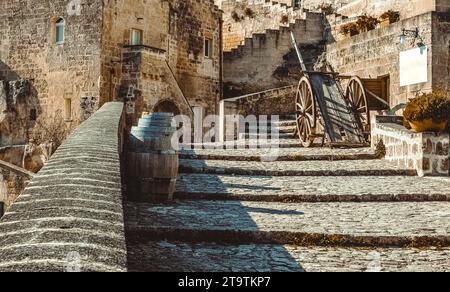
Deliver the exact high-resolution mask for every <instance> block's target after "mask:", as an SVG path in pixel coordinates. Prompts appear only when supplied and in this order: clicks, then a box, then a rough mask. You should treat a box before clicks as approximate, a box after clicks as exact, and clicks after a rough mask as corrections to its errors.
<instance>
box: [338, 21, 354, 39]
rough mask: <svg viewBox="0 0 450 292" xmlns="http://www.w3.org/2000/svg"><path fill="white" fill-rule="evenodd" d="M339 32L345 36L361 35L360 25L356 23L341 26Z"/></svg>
mask: <svg viewBox="0 0 450 292" xmlns="http://www.w3.org/2000/svg"><path fill="white" fill-rule="evenodd" d="M339 32H340V33H341V34H343V35H350V36H353V35H357V34H359V28H358V25H357V24H356V23H355V22H351V23H347V24H344V25H342V26H341V28H340V30H339Z"/></svg>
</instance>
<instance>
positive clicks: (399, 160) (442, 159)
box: [372, 117, 450, 176]
mask: <svg viewBox="0 0 450 292" xmlns="http://www.w3.org/2000/svg"><path fill="white" fill-rule="evenodd" d="M380 140H381V141H383V143H384V145H385V147H386V160H388V161H391V162H394V163H396V164H397V165H398V166H400V167H403V168H408V169H413V170H416V171H417V173H418V174H419V176H449V173H450V169H449V163H448V160H449V144H450V136H449V134H448V133H431V132H426V133H416V132H414V131H411V130H408V129H406V128H405V127H403V126H401V125H398V124H395V123H390V122H387V123H386V122H385V120H384V119H382V118H379V117H377V118H376V119H375V121H374V124H373V125H372V147H373V148H375V147H376V143H377V142H378V141H380Z"/></svg>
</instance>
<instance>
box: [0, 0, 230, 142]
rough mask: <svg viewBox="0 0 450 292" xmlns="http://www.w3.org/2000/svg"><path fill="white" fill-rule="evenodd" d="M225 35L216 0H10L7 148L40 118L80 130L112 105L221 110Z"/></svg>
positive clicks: (2, 19) (5, 17)
mask: <svg viewBox="0 0 450 292" xmlns="http://www.w3.org/2000/svg"><path fill="white" fill-rule="evenodd" d="M221 33H222V30H221V12H220V10H219V9H218V7H216V6H215V5H214V1H213V0H200V1H199V0H173V1H163V0H147V1H143V0H133V1H128V0H127V1H125V0H116V1H112V0H107V1H100V0H58V1H37V0H33V1H13V0H4V1H1V3H0V81H1V82H0V110H1V112H0V129H1V134H0V135H1V139H0V141H2V142H1V143H0V146H6V145H16V144H22V143H25V142H27V139H29V137H28V136H29V133H27V132H28V131H27V130H31V129H32V128H33V127H34V126H35V123H34V122H35V121H36V120H37V121H38V122H39V120H43V121H56V120H60V121H62V122H61V124H62V126H63V127H66V128H68V129H69V128H72V127H75V126H76V125H77V124H79V123H80V122H81V121H83V120H85V119H86V118H88V117H89V116H90V115H91V114H92V113H93V112H94V111H96V110H97V109H98V108H99V106H101V105H102V104H103V103H105V102H107V101H111V100H124V101H126V102H127V109H128V110H127V112H128V113H129V114H130V115H129V116H130V118H135V117H137V116H138V115H139V114H140V113H142V112H143V111H160V110H170V111H173V112H176V113H183V114H187V115H191V113H192V111H191V108H194V107H198V108H199V109H200V110H202V111H203V112H205V113H215V111H216V108H215V107H216V104H217V102H218V100H219V99H220V96H221V93H222V92H221V88H222V86H221V67H222V57H221V56H222V50H221V47H222V46H221V39H222V38H221ZM18 82H20V84H18ZM18 85H22V87H21V88H19V87H18ZM10 88H16V89H17V90H16V91H20V93H21V95H20V96H21V98H19V99H18V98H15V97H14V96H13V95H14V94H15V95H16V96H18V94H17V93H14V92H13V91H12V90H10ZM13 128H23V129H24V131H16V130H13ZM19 133H20V135H19ZM13 135H15V136H17V135H18V136H17V137H12V136H13Z"/></svg>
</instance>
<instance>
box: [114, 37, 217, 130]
mask: <svg viewBox="0 0 450 292" xmlns="http://www.w3.org/2000/svg"><path fill="white" fill-rule="evenodd" d="M123 60H126V61H124V64H123V66H122V84H121V89H120V95H121V96H125V97H126V112H127V117H128V118H129V119H128V122H129V123H128V124H129V125H132V124H136V123H137V122H138V119H139V118H140V117H141V116H142V113H143V112H153V111H155V110H156V109H157V107H158V105H160V104H161V103H162V102H171V103H173V104H174V105H175V106H176V107H177V108H178V109H179V110H180V112H179V113H184V114H188V115H189V116H190V114H189V113H190V104H189V102H188V101H187V99H186V98H185V96H184V95H183V92H182V91H181V89H180V87H179V86H178V83H177V81H176V78H175V76H174V74H173V72H172V71H171V70H170V68H169V66H168V64H167V61H166V58H165V51H163V50H159V49H155V48H150V47H144V46H141V47H137V46H132V47H128V48H124V51H123ZM206 106H212V105H206Z"/></svg>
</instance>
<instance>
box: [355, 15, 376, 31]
mask: <svg viewBox="0 0 450 292" xmlns="http://www.w3.org/2000/svg"><path fill="white" fill-rule="evenodd" d="M379 23H380V21H379V20H378V19H377V18H375V17H373V16H368V15H361V16H359V17H358V20H357V21H356V25H357V26H358V29H359V31H360V32H368V31H370V30H374V29H375V28H377V25H378V24H379Z"/></svg>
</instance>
